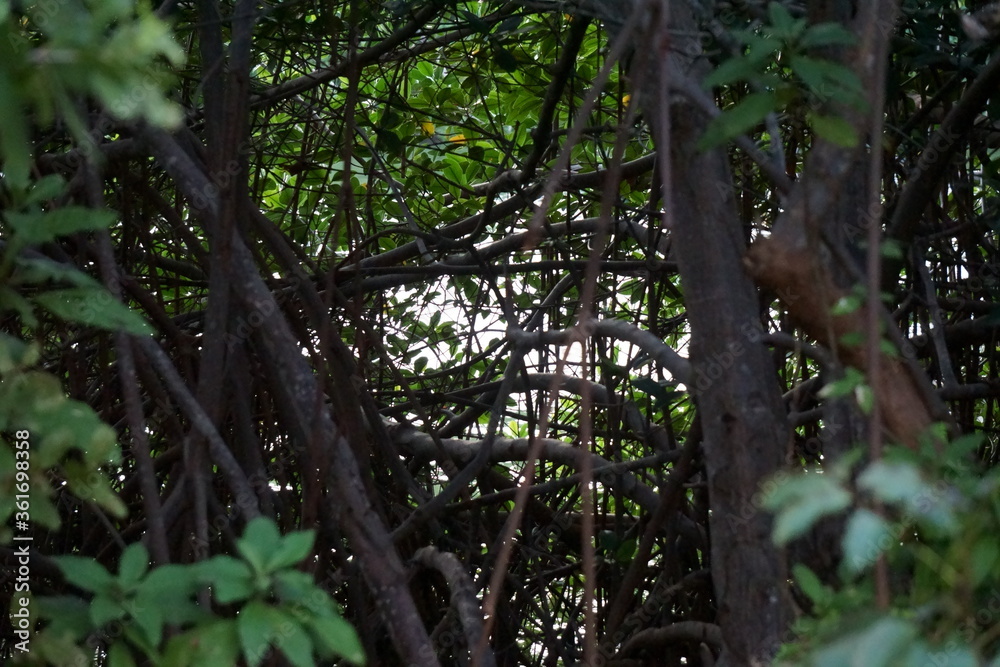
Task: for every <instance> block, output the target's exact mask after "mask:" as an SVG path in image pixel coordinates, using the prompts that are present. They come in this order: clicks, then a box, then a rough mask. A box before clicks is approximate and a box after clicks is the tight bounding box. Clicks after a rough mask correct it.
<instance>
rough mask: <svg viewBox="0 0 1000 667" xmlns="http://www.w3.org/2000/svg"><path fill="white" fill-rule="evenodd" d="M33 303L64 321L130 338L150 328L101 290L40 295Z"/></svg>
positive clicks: (144, 332) (52, 292)
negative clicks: (115, 332)
mask: <svg viewBox="0 0 1000 667" xmlns="http://www.w3.org/2000/svg"><path fill="white" fill-rule="evenodd" d="M34 300H35V303H37V304H38V305H40V306H41V307H43V308H45V309H46V310H48V311H49V312H50V313H52V314H53V315H56V316H57V317H60V318H62V319H64V320H66V321H68V322H79V323H81V324H86V325H87V326H94V327H99V328H102V329H107V330H109V331H118V330H119V329H121V330H124V331H126V332H128V333H130V334H132V335H134V336H148V335H150V334H151V333H153V329H152V328H151V327H150V326H149V324H147V323H146V321H145V320H144V319H143V318H142V316H141V315H138V314H137V313H135V312H133V311H131V310H129V309H128V308H127V307H126V306H125V305H123V304H122V303H121V302H119V301H117V300H116V299H115V298H114V297H113V296H111V293H110V292H108V291H107V290H105V289H104V288H100V289H94V288H88V287H75V288H70V289H62V290H52V291H49V292H42V293H41V294H37V295H36V296H35V297H34Z"/></svg>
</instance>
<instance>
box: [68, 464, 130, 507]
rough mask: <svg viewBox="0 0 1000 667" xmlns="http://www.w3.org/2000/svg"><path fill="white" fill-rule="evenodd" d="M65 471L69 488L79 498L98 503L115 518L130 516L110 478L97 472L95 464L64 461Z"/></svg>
mask: <svg viewBox="0 0 1000 667" xmlns="http://www.w3.org/2000/svg"><path fill="white" fill-rule="evenodd" d="M63 472H64V473H65V475H66V484H67V486H69V490H70V491H72V492H73V495H75V496H76V497H77V498H81V499H83V500H89V501H91V502H93V503H96V504H97V505H98V506H99V507H101V508H103V509H104V510H105V511H107V512H108V514H110V515H112V516H114V517H115V518H118V519H123V518H125V517H126V516H128V508H127V507H126V506H125V503H124V502H122V499H121V498H119V497H118V494H117V493H115V492H114V489H112V488H111V483H110V482H109V480H108V478H107V477H106V476H105V475H101V474H95V471H94V468H93V466H89V465H86V464H85V463H83V462H80V461H75V460H71V461H66V462H64V463H63Z"/></svg>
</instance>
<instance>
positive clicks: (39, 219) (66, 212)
mask: <svg viewBox="0 0 1000 667" xmlns="http://www.w3.org/2000/svg"><path fill="white" fill-rule="evenodd" d="M5 215H6V217H7V222H8V223H9V224H10V226H11V229H12V230H13V232H14V233H15V234H16V235H17V241H18V243H20V244H23V245H37V244H40V243H48V242H49V241H53V240H55V239H57V238H59V237H60V236H68V235H70V234H75V233H76V232H82V231H91V230H95V229H106V228H107V227H108V226H110V225H111V223H112V222H114V221H115V213H113V212H112V211H100V210H97V209H93V208H86V207H84V206H65V207H63V208H57V209H53V210H51V211H44V212H43V211H33V212H31V213H15V212H7V213H6V214H5Z"/></svg>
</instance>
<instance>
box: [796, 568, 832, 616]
mask: <svg viewBox="0 0 1000 667" xmlns="http://www.w3.org/2000/svg"><path fill="white" fill-rule="evenodd" d="M792 576H793V577H794V578H795V583H796V584H798V586H799V588H800V589H802V592H803V593H805V595H806V597H808V598H809V599H810V600H812V602H813V604H815V605H816V606H818V607H823V606H825V605H827V604H828V603H829V602H830V600H831V599H832V597H833V591H831V590H830V589H829V588H827V587H826V586H824V585H823V582H821V581H820V580H819V577H817V576H816V573H815V572H813V571H812V570H810V569H809V568H808V567H806V566H805V565H803V564H802V563H796V564H795V565H793V566H792Z"/></svg>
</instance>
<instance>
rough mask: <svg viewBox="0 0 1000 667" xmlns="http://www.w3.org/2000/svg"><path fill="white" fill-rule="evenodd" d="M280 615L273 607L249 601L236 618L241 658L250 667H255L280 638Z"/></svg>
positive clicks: (256, 601)
mask: <svg viewBox="0 0 1000 667" xmlns="http://www.w3.org/2000/svg"><path fill="white" fill-rule="evenodd" d="M282 620H283V619H282V618H280V614H277V613H276V612H275V610H274V608H273V607H271V606H270V605H267V604H265V603H263V602H261V601H259V600H251V601H250V602H248V603H247V604H246V605H244V607H243V608H242V609H240V615H239V616H238V617H237V618H236V625H237V628H238V630H239V635H240V646H242V650H243V656H244V657H245V658H246V661H247V664H248V665H250V667H257V665H259V664H260V662H261V661H262V660H263V659H264V656H265V655H266V654H267V650H268V648H269V647H270V645H271V644H272V643H276V641H277V640H278V639H279V637H280V632H279V630H278V626H279V625H280V621H282Z"/></svg>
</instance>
